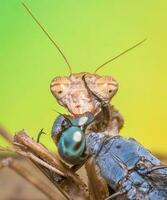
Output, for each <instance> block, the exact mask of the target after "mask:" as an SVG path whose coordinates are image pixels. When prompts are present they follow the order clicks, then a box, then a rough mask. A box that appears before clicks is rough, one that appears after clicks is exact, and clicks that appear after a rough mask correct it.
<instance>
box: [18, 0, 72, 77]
mask: <svg viewBox="0 0 167 200" xmlns="http://www.w3.org/2000/svg"><path fill="white" fill-rule="evenodd" d="M22 5H23V6H24V8H25V9H26V10H27V12H28V13H29V14H30V16H31V17H32V18H33V20H34V21H35V22H36V24H37V25H38V26H39V27H40V28H41V29H42V31H43V32H44V33H45V35H46V36H47V37H48V39H49V40H50V41H51V42H52V44H53V45H54V46H55V47H56V49H57V50H58V51H59V53H60V54H61V55H62V57H63V59H64V61H65V62H66V64H67V66H68V69H69V72H70V75H71V74H72V68H71V66H70V64H69V62H68V60H67V58H66V56H65V55H64V53H63V52H62V50H61V49H60V47H59V46H58V45H57V43H56V42H55V41H54V40H53V39H52V38H51V36H50V34H49V33H48V32H47V31H46V30H45V28H44V27H43V26H42V25H41V23H40V22H39V21H38V19H37V18H36V17H35V16H34V14H33V13H32V11H31V10H30V9H29V8H28V7H27V6H26V5H25V3H23V2H22Z"/></svg>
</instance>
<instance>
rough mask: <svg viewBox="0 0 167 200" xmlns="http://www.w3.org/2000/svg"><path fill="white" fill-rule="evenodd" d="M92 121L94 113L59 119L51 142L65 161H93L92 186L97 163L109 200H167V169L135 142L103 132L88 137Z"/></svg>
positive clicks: (74, 162)
mask: <svg viewBox="0 0 167 200" xmlns="http://www.w3.org/2000/svg"><path fill="white" fill-rule="evenodd" d="M93 120H94V116H93V115H92V114H91V113H87V114H84V115H81V116H78V117H75V118H71V117H69V116H68V117H67V116H66V117H65V116H63V115H60V116H59V117H58V118H57V120H56V121H55V123H54V125H53V128H52V138H53V139H54V141H55V142H56V144H57V147H58V151H59V154H60V156H61V157H62V159H64V160H65V161H66V162H68V163H70V164H76V163H77V164H78V163H79V162H80V163H82V162H83V159H85V160H87V159H88V157H91V165H90V169H89V171H91V172H92V173H91V178H90V179H89V180H90V181H91V183H92V185H93V184H95V183H96V181H95V182H94V176H96V175H97V174H96V173H95V169H91V168H94V166H95V165H94V163H95V164H96V165H97V166H98V168H99V174H98V175H99V176H102V177H103V178H104V180H105V184H106V185H107V187H108V190H109V191H110V194H111V193H113V194H111V195H110V196H109V197H107V198H106V200H111V199H118V200H122V199H124V200H126V199H130V200H136V199H138V200H142V199H148V200H166V199H167V187H166V186H167V166H166V165H163V164H162V163H161V161H160V160H158V159H157V158H156V157H155V156H153V155H152V154H151V152H149V151H148V150H147V149H145V148H144V147H143V146H142V145H141V144H140V143H138V142H137V141H136V140H135V139H133V138H129V139H126V138H124V137H122V136H114V137H111V136H109V135H108V136H107V135H106V134H105V133H103V132H89V133H87V134H85V130H86V127H87V126H88V124H89V123H91V121H93ZM60 130H61V131H60ZM95 193H96V192H95ZM100 198H101V197H100Z"/></svg>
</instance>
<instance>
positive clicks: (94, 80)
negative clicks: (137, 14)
mask: <svg viewBox="0 0 167 200" xmlns="http://www.w3.org/2000/svg"><path fill="white" fill-rule="evenodd" d="M23 6H24V7H25V8H26V10H27V11H28V12H29V14H30V15H31V16H32V17H33V19H34V20H35V21H36V23H37V24H38V25H39V26H40V28H41V29H42V30H43V31H44V33H45V34H46V35H47V37H48V38H49V39H50V40H51V42H52V43H53V44H54V45H55V46H56V48H57V49H58V51H59V52H60V53H61V55H62V56H63V58H64V60H65V62H66V63H67V65H68V67H69V69H70V76H68V77H56V78H54V79H53V80H52V82H51V85H50V89H51V92H52V94H53V95H54V96H55V97H56V100H57V102H58V103H59V104H60V105H62V106H63V107H66V108H67V109H68V111H69V112H70V114H71V115H72V116H73V117H75V116H77V115H81V114H84V113H87V112H90V113H92V114H93V115H94V116H95V120H94V121H93V123H91V124H90V125H89V126H88V127H87V130H86V131H87V132H89V131H94V132H99V131H103V132H106V134H107V135H108V136H111V137H112V136H115V135H118V133H119V130H120V129H121V128H122V126H123V123H124V120H123V117H122V116H121V115H120V113H119V112H118V111H117V110H116V109H115V108H114V107H113V106H111V105H110V102H111V100H112V97H113V96H114V95H115V94H116V92H117V91H118V83H117V82H116V80H115V79H114V78H112V77H111V76H99V75H97V74H96V72H97V70H99V69H100V68H101V67H103V66H104V65H106V64H108V63H109V62H111V61H112V60H114V59H116V58H117V57H119V56H121V55H123V54H124V53H126V52H127V51H129V50H131V49H133V48H135V47H136V46H138V45H139V44H141V43H142V42H144V40H143V41H142V42H140V43H138V44H136V45H135V46H133V47H131V48H130V49H128V50H126V51H124V52H123V53H121V54H119V55H118V56H116V57H115V58H113V59H110V60H109V61H107V62H105V63H104V64H102V65H101V66H100V67H98V68H97V70H96V71H95V73H93V74H91V73H87V72H82V73H76V74H72V70H71V67H70V65H69V63H68V61H67V59H66V57H65V56H64V54H63V53H62V51H61V50H60V48H59V47H58V46H57V44H56V43H55V42H54V41H53V40H52V38H51V37H50V35H49V34H48V33H47V32H46V31H45V29H44V28H43V27H42V26H41V24H40V23H39V22H38V20H37V19H36V18H35V17H34V15H33V14H32V13H31V11H30V10H29V9H28V8H27V7H26V5H25V4H23ZM1 133H4V132H3V131H2V130H1ZM2 135H3V136H5V137H6V136H7V134H2ZM6 138H7V139H8V137H6ZM10 142H12V144H13V145H14V147H13V148H8V149H1V150H7V151H13V152H16V153H18V154H19V155H22V156H24V157H27V158H29V159H30V160H31V161H32V162H33V163H34V164H35V165H36V166H37V167H38V168H39V169H40V171H42V173H43V174H44V175H45V176H47V177H48V179H49V180H50V181H51V182H52V184H54V185H55V186H56V187H57V188H58V190H59V191H60V192H61V193H62V195H63V197H64V199H68V200H72V199H76V200H95V199H96V200H97V199H98V200H101V199H105V198H106V197H107V196H108V195H109V192H108V188H107V186H106V183H105V180H103V179H101V177H98V176H97V174H98V173H99V172H98V170H99V169H97V167H96V166H95V164H94V162H93V160H91V162H89V160H88V162H87V164H86V169H87V172H88V178H89V194H88V191H87V186H86V185H85V184H84V183H83V181H82V180H81V179H80V178H79V177H78V176H77V175H76V173H75V170H76V169H74V168H71V169H70V168H69V167H68V166H67V165H66V164H64V163H63V162H62V161H61V160H60V159H59V158H57V157H54V156H53V155H52V154H51V153H49V151H48V150H47V149H46V148H45V147H43V146H42V145H40V144H38V143H36V142H35V141H34V140H32V139H31V138H30V137H29V136H28V135H27V134H26V133H25V132H24V131H22V132H20V133H18V134H17V135H16V136H15V138H14V140H12V139H11V140H10ZM4 166H8V167H10V168H12V169H14V170H15V171H17V172H18V173H19V170H20V174H21V175H22V176H23V177H24V178H26V179H27V180H28V181H30V182H31V183H32V184H34V185H35V186H36V187H37V188H38V189H39V190H41V191H42V192H44V193H45V194H46V196H47V197H48V198H49V199H53V200H54V199H60V198H58V197H56V195H55V197H54V193H53V191H52V190H51V189H50V188H49V187H47V186H44V185H43V186H44V187H40V186H39V185H38V184H39V182H34V180H32V178H31V176H30V175H29V174H28V172H26V173H24V170H21V167H20V168H19V167H18V166H20V165H19V164H17V163H15V162H14V161H12V160H10V159H6V160H4V161H2V162H1V163H0V169H1V168H3V167H4ZM90 174H91V176H92V177H91V178H92V179H90ZM59 177H63V180H62V181H60V182H59V181H58V179H59ZM94 185H96V187H94ZM99 185H100V186H99ZM97 187H101V188H102V189H101V190H100V191H98V190H97V189H96V188H97ZM44 188H45V189H46V190H45V189H44Z"/></svg>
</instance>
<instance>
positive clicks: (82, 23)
mask: <svg viewBox="0 0 167 200" xmlns="http://www.w3.org/2000/svg"><path fill="white" fill-rule="evenodd" d="M24 2H25V3H26V4H27V6H28V7H29V8H30V9H31V10H32V12H33V13H34V14H35V15H36V17H37V18H38V19H39V21H40V22H41V23H42V24H43V26H44V27H45V28H46V29H47V31H48V32H49V33H50V34H51V36H52V38H53V39H55V40H56V41H57V43H58V44H59V45H60V46H61V48H62V49H63V51H64V53H65V54H66V56H67V57H68V60H69V62H70V63H71V64H72V69H73V72H81V71H88V72H93V71H94V70H95V69H96V67H98V66H99V65H100V64H102V63H103V62H105V61H106V60H107V59H109V58H111V57H114V56H116V55H117V54H119V53H120V52H121V51H123V50H125V49H127V48H129V47H130V46H132V45H134V44H135V43H137V42H139V41H141V40H142V39H144V38H145V37H147V38H148V40H147V41H146V42H145V43H144V44H143V45H141V46H140V47H138V48H136V49H134V50H133V51H131V52H129V53H128V54H126V55H124V56H122V57H121V58H119V59H118V60H115V61H114V62H113V63H110V64H109V65H107V66H106V67H105V68H103V69H102V70H100V71H99V72H98V73H99V74H100V75H105V74H107V75H112V76H113V77H114V78H115V79H116V80H117V81H118V82H119V84H120V88H119V92H118V93H117V95H116V96H115V97H114V99H113V104H114V105H115V106H116V108H118V109H119V111H120V112H121V113H122V114H123V116H124V118H125V126H124V128H123V129H122V131H121V134H122V135H123V136H126V137H134V138H136V139H137V140H139V141H140V142H141V143H142V144H144V145H145V146H146V147H147V148H149V149H150V150H152V151H154V152H156V153H167V124H166V123H167V122H166V118H167V109H166V108H167V106H166V102H167V92H166V87H167V84H166V72H167V54H166V53H167V12H166V10H167V1H166V0H140V1H139V0H80V1H78V0H33V1H32V0H29V1H28V0H25V1H24ZM59 75H61V76H64V75H68V68H67V67H66V64H65V63H64V60H63V59H62V57H61V56H60V54H59V53H58V51H57V50H56V49H55V47H54V46H53V45H52V44H51V42H50V41H49V40H48V38H47V37H46V36H45V35H44V33H43V32H42V31H41V30H40V28H39V27H38V26H37V25H36V24H35V23H34V21H33V20H32V18H31V17H30V16H29V14H28V13H27V12H26V10H25V9H24V8H23V6H22V5H21V1H19V0H0V123H1V124H2V125H3V126H4V127H6V128H7V129H8V130H9V131H10V132H11V133H13V134H14V133H15V132H17V131H19V130H21V129H23V128H24V129H26V130H27V131H28V132H29V134H31V135H32V136H33V137H34V138H35V137H36V135H37V133H38V132H39V130H40V129H41V128H44V129H45V131H46V132H47V133H48V134H47V136H43V137H42V140H41V141H42V143H43V144H45V145H46V146H48V147H49V148H52V149H53V148H54V145H53V143H52V140H51V139H50V129H51V126H52V123H53V121H54V119H55V117H56V116H57V113H56V112H55V111H54V109H56V110H58V111H60V112H65V110H64V109H63V108H61V106H59V105H58V104H57V102H56V101H55V99H54V98H53V96H52V94H51V93H50V89H49V85H50V81H51V80H52V78H53V77H55V76H59ZM0 145H5V143H4V141H3V140H2V139H1V138H0Z"/></svg>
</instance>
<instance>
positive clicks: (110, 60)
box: [94, 38, 147, 73]
mask: <svg viewBox="0 0 167 200" xmlns="http://www.w3.org/2000/svg"><path fill="white" fill-rule="evenodd" d="M146 40H147V39H146V38H145V39H144V40H142V41H140V42H139V43H137V44H135V45H134V46H132V47H130V48H129V49H127V50H125V51H123V52H121V53H120V54H118V55H117V56H115V57H114V58H111V59H109V60H108V61H106V62H105V63H103V64H102V65H100V66H99V67H97V68H96V70H95V71H94V73H96V72H97V71H98V70H100V69H101V68H102V67H104V66H105V65H107V64H108V63H110V62H112V61H114V60H116V59H117V58H119V57H121V56H122V55H124V54H126V53H127V52H129V51H131V50H132V49H134V48H136V47H138V46H139V45H141V44H142V43H143V42H145V41H146Z"/></svg>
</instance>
